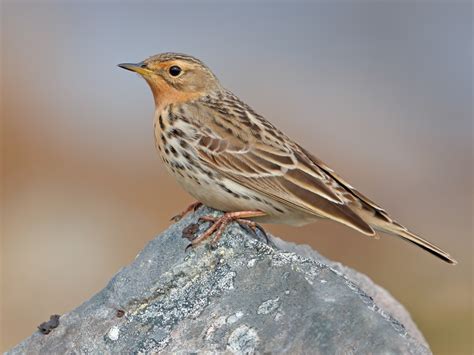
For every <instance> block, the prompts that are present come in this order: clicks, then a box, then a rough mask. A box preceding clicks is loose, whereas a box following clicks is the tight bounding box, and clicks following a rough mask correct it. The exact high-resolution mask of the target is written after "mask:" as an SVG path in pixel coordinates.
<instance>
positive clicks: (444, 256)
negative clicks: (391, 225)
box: [391, 230, 457, 265]
mask: <svg viewBox="0 0 474 355" xmlns="http://www.w3.org/2000/svg"><path fill="white" fill-rule="evenodd" d="M391 233H395V234H396V235H397V236H399V237H401V238H402V239H404V240H407V241H409V242H411V243H413V244H415V245H416V246H419V247H420V248H423V249H424V250H426V251H427V252H429V253H431V254H433V255H434V256H437V257H438V258H440V259H441V260H443V261H445V262H447V263H449V264H453V265H455V264H457V261H456V260H454V259H453V258H452V257H451V255H449V254H448V253H446V252H445V251H444V250H441V249H440V248H438V247H437V246H436V245H434V244H431V243H430V242H428V241H427V240H424V239H423V238H421V237H419V236H417V235H415V234H413V233H411V232H409V231H408V230H397V231H391Z"/></svg>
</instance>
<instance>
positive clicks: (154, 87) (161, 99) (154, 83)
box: [145, 78, 203, 111]
mask: <svg viewBox="0 0 474 355" xmlns="http://www.w3.org/2000/svg"><path fill="white" fill-rule="evenodd" d="M145 80H146V82H147V83H148V85H149V86H150V89H151V92H152V93H153V99H154V100H155V107H156V110H157V111H161V110H163V109H164V108H165V107H166V106H168V105H169V104H179V103H183V102H189V101H192V100H195V99H197V98H198V97H200V96H202V95H203V93H201V92H185V91H179V90H177V89H176V88H174V87H172V86H171V85H170V84H168V83H167V82H166V81H164V80H163V79H161V78H160V79H158V80H156V79H155V80H152V79H151V78H145Z"/></svg>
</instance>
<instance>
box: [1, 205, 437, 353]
mask: <svg viewBox="0 0 474 355" xmlns="http://www.w3.org/2000/svg"><path fill="white" fill-rule="evenodd" d="M210 212H211V211H210V210H208V209H204V208H202V209H200V210H199V211H198V212H196V213H195V214H194V215H191V216H188V217H186V218H184V219H183V220H182V221H180V222H179V223H177V224H175V225H173V226H171V227H170V228H169V229H168V230H167V231H165V232H164V233H163V234H161V235H160V236H158V237H157V238H155V239H154V240H152V241H151V242H150V243H149V244H148V245H147V246H146V247H145V249H144V250H143V251H142V252H141V253H140V254H139V255H138V256H137V257H136V259H135V260H134V261H133V263H132V264H131V265H129V266H127V267H125V268H123V269H122V270H120V271H119V273H117V274H116V275H115V276H114V277H113V278H112V280H111V281H110V282H109V284H108V285H107V287H105V288H104V289H103V290H102V291H100V292H99V293H97V294H96V295H95V296H94V297H92V298H91V299H90V300H88V301H86V302H85V303H84V304H82V305H81V306H79V307H78V308H76V309H75V310H73V311H71V312H70V313H68V314H65V315H63V316H61V318H60V324H59V326H58V327H57V328H55V329H53V330H52V331H51V332H50V333H49V334H48V335H44V334H41V333H40V332H39V331H38V332H36V333H34V334H33V335H32V336H30V337H29V338H28V339H26V340H24V341H23V342H22V343H20V344H19V345H17V346H16V347H15V348H13V349H11V350H10V352H9V354H19V353H21V354H23V353H29V354H35V353H44V354H46V353H47V354H58V353H61V354H63V353H104V352H105V353H119V352H120V353H123V352H127V353H138V352H140V353H150V352H160V353H176V352H178V353H181V354H187V353H196V352H207V353H221V352H226V353H245V354H248V353H268V352H272V353H311V354H356V353H358V354H369V353H372V354H382V353H383V354H387V353H393V354H400V353H403V354H430V353H431V352H430V350H429V348H428V346H427V344H426V342H425V340H424V339H423V336H422V335H421V333H420V332H419V331H418V329H417V328H416V326H415V325H414V323H413V322H412V320H411V319H410V316H409V315H408V313H407V312H406V311H405V310H404V308H403V307H402V306H401V305H400V304H399V303H398V302H397V301H395V300H394V299H393V298H392V297H391V296H390V295H389V294H388V293H387V292H386V291H385V290H383V289H382V288H380V287H378V286H377V285H375V284H373V283H372V282H371V281H370V280H369V279H368V278H367V277H366V276H364V275H361V274H359V273H357V272H355V271H353V270H351V269H349V268H347V267H344V266H342V265H340V264H338V263H334V262H331V261H329V260H327V259H326V258H324V257H322V256H320V255H319V254H317V253H316V252H315V251H313V250H312V249H311V248H309V247H308V246H299V245H295V244H291V243H287V242H284V241H282V240H280V239H278V238H275V237H271V243H270V244H269V245H268V244H266V243H265V240H264V238H261V239H259V238H256V237H255V236H252V235H250V234H249V233H248V231H245V230H244V229H242V228H241V227H240V226H238V225H236V224H235V223H234V224H232V226H231V227H228V228H227V230H226V233H225V234H224V236H223V237H222V239H221V241H220V243H219V247H218V248H217V249H216V250H211V249H210V248H209V245H208V244H206V243H204V244H202V245H200V246H199V247H197V248H196V249H194V250H191V251H188V252H185V251H184V250H185V247H186V246H187V245H188V244H189V241H188V240H187V239H185V238H182V234H183V229H185V230H186V227H188V226H189V225H192V223H196V222H197V218H198V217H199V216H201V215H203V214H205V213H206V214H209V213H210ZM212 213H214V214H215V215H217V214H218V212H215V211H212ZM206 226H207V224H202V225H201V226H200V227H199V228H197V227H198V226H197V225H195V227H196V228H193V227H191V228H189V227H188V228H187V232H188V233H190V232H193V229H195V230H194V232H196V234H198V233H199V232H200V231H202V230H203V229H205V228H206ZM52 311H54V310H52Z"/></svg>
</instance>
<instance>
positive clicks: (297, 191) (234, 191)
mask: <svg viewBox="0 0 474 355" xmlns="http://www.w3.org/2000/svg"><path fill="white" fill-rule="evenodd" d="M119 66H120V67H122V68H124V69H128V70H131V71H133V72H136V73H138V74H140V75H141V76H142V77H143V78H144V79H145V80H146V82H147V83H148V85H149V86H150V88H151V91H152V92H153V97H154V99H155V105H156V110H155V121H154V127H155V139H156V146H157V148H158V151H159V153H160V156H161V158H162V160H163V162H164V163H165V166H166V169H167V170H168V171H169V173H170V174H171V175H172V176H173V177H174V178H176V180H177V181H178V183H179V184H180V185H181V186H182V187H183V188H184V189H185V190H186V191H187V192H188V193H190V194H191V195H192V196H194V198H196V199H197V200H198V201H199V202H200V203H203V204H205V205H207V206H209V207H212V208H215V209H218V210H221V211H224V212H225V213H224V215H223V216H222V217H220V218H211V217H207V218H204V219H205V220H208V221H212V222H214V224H213V225H212V226H211V227H210V228H209V229H208V230H207V231H206V232H205V233H204V234H202V235H200V236H199V237H197V238H196V239H195V240H193V242H192V244H193V245H195V244H197V243H199V242H200V241H202V240H204V239H206V238H207V237H209V236H211V235H212V234H214V237H213V243H215V242H217V240H218V239H219V237H220V235H221V234H222V231H223V230H224V228H225V226H226V225H227V224H228V223H229V222H230V221H233V220H237V221H239V222H240V223H246V224H247V225H250V226H252V227H255V223H254V222H253V221H260V222H270V223H272V222H273V223H285V224H291V225H303V224H306V223H309V222H312V221H314V220H316V219H318V218H329V219H332V220H334V221H337V222H340V223H343V224H345V225H347V226H349V227H351V228H354V229H356V230H358V231H359V232H361V233H363V234H365V235H368V236H372V237H375V230H378V231H382V232H387V233H390V234H394V235H397V236H399V237H401V238H403V239H405V240H408V241H410V242H412V243H413V244H415V245H418V246H419V247H421V248H423V249H425V250H426V251H429V252H430V253H432V254H434V255H436V256H438V257H439V258H441V259H442V260H444V261H446V262H448V263H451V264H454V263H456V261H455V260H454V259H453V258H451V256H449V254H447V253H446V252H444V251H443V250H441V249H439V248H438V247H436V246H435V245H433V244H431V243H429V242H428V241H426V240H424V239H422V238H420V237H418V236H417V235H415V234H413V233H411V232H410V231H408V230H407V229H406V228H405V227H403V226H402V225H400V224H398V223H397V222H395V221H394V220H393V219H392V218H391V217H390V216H389V215H388V214H387V212H386V211H385V210H383V209H382V208H380V207H379V206H378V205H377V204H375V203H374V202H372V201H371V200H369V199H368V198H367V197H365V196H364V195H362V194H361V193H360V192H358V191H357V190H356V189H354V188H353V187H352V186H351V185H349V184H348V183H347V182H345V181H344V180H343V179H342V178H341V177H340V176H339V175H337V174H336V173H335V172H334V171H333V170H332V169H331V168H329V167H328V166H327V165H326V164H325V163H323V162H322V161H321V160H319V159H318V158H316V157H315V156H313V155H312V154H311V153H309V152H308V151H306V150H305V149H304V148H302V147H301V146H300V145H299V144H298V143H296V142H294V141H293V140H292V139H290V138H288V137H287V136H286V135H285V134H284V133H282V132H281V131H280V130H278V129H277V128H276V127H275V126H273V125H272V124H271V123H270V122H268V121H267V120H266V119H265V118H263V117H262V116H260V115H259V114H258V113H256V112H255V111H254V110H252V109H251V108H250V107H249V106H248V105H247V104H245V103H244V102H242V101H241V100H240V99H239V98H238V97H236V96H235V95H234V94H232V93H231V92H230V91H228V90H226V89H224V88H223V87H222V86H221V84H220V83H219V81H218V80H217V78H216V76H215V75H214V74H213V73H212V72H211V70H210V69H209V68H208V67H207V66H206V65H205V64H204V63H202V62H201V61H200V60H198V59H196V58H194V57H191V56H188V55H184V54H177V53H163V54H159V55H156V56H153V57H150V58H148V59H146V60H145V61H143V62H141V63H138V64H120V65H119ZM196 206H197V205H196V204H193V205H192V206H190V208H188V210H187V211H190V210H191V209H193V208H195V207H196ZM249 219H250V220H249Z"/></svg>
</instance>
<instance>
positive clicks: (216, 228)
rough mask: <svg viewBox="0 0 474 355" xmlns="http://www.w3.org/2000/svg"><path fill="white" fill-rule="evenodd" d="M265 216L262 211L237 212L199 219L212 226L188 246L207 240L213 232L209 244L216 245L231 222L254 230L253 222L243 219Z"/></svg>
mask: <svg viewBox="0 0 474 355" xmlns="http://www.w3.org/2000/svg"><path fill="white" fill-rule="evenodd" d="M265 214H266V213H265V212H262V211H239V212H227V213H224V215H222V216H221V217H212V216H204V217H201V218H200V220H203V221H207V222H213V223H214V224H213V225H212V226H210V227H209V229H208V230H206V231H205V232H204V233H203V234H201V235H200V236H199V237H197V238H195V239H194V240H193V241H192V242H191V245H190V246H192V247H194V246H196V245H197V244H199V243H200V242H202V241H204V240H206V239H207V238H209V237H210V236H211V235H212V234H213V233H214V232H215V235H214V237H213V238H212V241H211V244H212V245H216V244H217V242H218V241H219V239H220V238H221V236H222V233H223V232H224V230H225V229H226V227H227V225H228V224H229V223H231V222H233V221H236V222H238V223H242V224H246V225H249V226H251V228H252V227H254V228H256V224H255V223H254V222H252V221H248V220H246V219H244V218H252V217H261V216H265Z"/></svg>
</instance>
